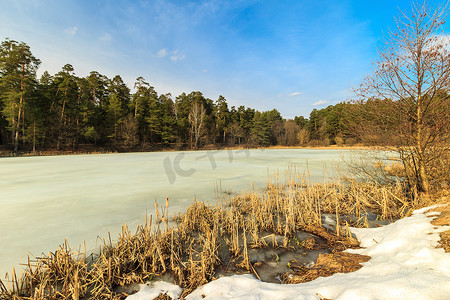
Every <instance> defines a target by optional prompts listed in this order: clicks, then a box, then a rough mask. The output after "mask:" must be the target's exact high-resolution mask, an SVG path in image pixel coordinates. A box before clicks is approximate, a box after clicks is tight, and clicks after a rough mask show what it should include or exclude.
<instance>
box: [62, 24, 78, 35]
mask: <svg viewBox="0 0 450 300" xmlns="http://www.w3.org/2000/svg"><path fill="white" fill-rule="evenodd" d="M77 31H78V27H77V26H73V27H69V28H66V29H64V32H65V33H67V34H68V35H75V34H76V33H77Z"/></svg>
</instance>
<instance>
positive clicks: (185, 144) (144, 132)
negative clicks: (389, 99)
mask: <svg viewBox="0 0 450 300" xmlns="http://www.w3.org/2000/svg"><path fill="white" fill-rule="evenodd" d="M39 65H40V61H39V59H37V58H36V57H34V56H33V55H32V53H31V51H30V48H29V46H28V45H26V44H25V43H23V42H21V43H19V42H16V41H12V40H9V39H6V40H5V41H3V42H2V43H1V46H0V146H1V147H2V148H3V149H9V150H13V151H16V152H17V151H31V150H77V149H80V148H81V149H83V148H86V147H90V148H94V149H95V148H98V149H109V150H112V151H133V150H137V151H145V150H151V149H162V148H174V149H197V148H201V147H221V146H235V145H241V146H249V147H258V146H273V145H285V146H296V145H298V146H327V145H332V144H337V145H343V144H354V143H356V142H361V141H362V140H361V135H358V139H356V138H355V137H354V136H353V135H351V132H350V131H351V130H349V128H352V126H351V123H352V118H354V117H352V116H351V114H349V111H351V110H352V109H350V107H353V106H355V105H363V104H349V103H339V104H336V105H330V106H328V107H327V108H324V109H320V110H317V109H314V110H313V111H312V112H311V114H310V116H309V118H304V117H302V116H299V117H295V118H294V119H293V120H285V119H283V117H282V116H281V115H280V113H279V112H278V111H277V110H276V109H273V110H270V111H264V112H260V111H257V110H255V109H252V108H250V107H244V106H239V107H234V106H231V107H229V105H228V103H227V101H226V99H225V98H224V97H222V96H219V98H218V99H217V100H211V99H208V98H206V97H204V95H203V94H202V93H201V92H198V91H196V92H191V93H189V94H186V93H182V94H181V95H179V96H177V97H175V98H173V97H172V95H170V94H161V95H158V93H157V92H156V91H155V89H154V87H152V86H151V85H150V84H149V83H148V82H146V81H145V79H144V78H142V77H138V78H137V79H136V82H135V84H134V90H135V92H134V93H132V92H131V91H130V88H129V87H128V86H127V85H126V84H125V83H124V81H123V80H122V78H121V77H120V76H119V75H117V76H115V77H113V78H108V77H107V76H105V75H102V74H100V73H99V72H96V71H92V72H90V74H89V75H88V76H87V77H78V76H76V75H75V73H74V68H73V67H72V65H70V64H66V65H65V66H63V67H62V69H61V71H59V72H58V73H56V74H54V75H51V74H49V73H48V72H44V73H43V74H42V76H41V77H40V78H37V76H36V71H37V69H38V67H39ZM352 130H353V131H354V128H353V129H352Z"/></svg>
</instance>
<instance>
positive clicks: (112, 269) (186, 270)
mask: <svg viewBox="0 0 450 300" xmlns="http://www.w3.org/2000/svg"><path fill="white" fill-rule="evenodd" d="M412 209H413V207H412V206H411V205H410V203H409V201H408V199H407V198H406V197H405V196H404V194H403V192H402V187H401V186H400V185H394V186H380V185H371V184H368V183H361V182H356V181H354V182H350V183H349V184H346V185H343V184H336V183H332V184H317V185H305V184H304V180H302V178H301V177H298V178H296V180H289V181H286V183H285V184H278V185H274V184H271V183H268V185H267V188H266V190H265V191H264V192H263V193H259V194H258V193H247V194H242V195H240V196H238V197H235V198H233V199H231V200H229V201H228V202H225V203H221V204H220V205H217V206H211V205H207V204H205V203H201V202H197V201H194V203H193V204H192V205H191V206H190V207H189V208H188V209H187V211H186V213H184V214H182V215H179V216H177V217H176V220H175V221H176V223H177V224H176V226H172V227H170V226H168V217H167V215H168V200H166V209H165V211H163V212H162V214H161V215H160V214H159V212H158V213H157V217H156V222H152V218H151V217H150V218H147V217H146V220H145V224H144V225H142V226H139V227H138V228H137V229H136V232H134V233H132V232H130V230H129V229H128V227H127V226H126V225H125V226H123V228H122V232H121V234H120V235H119V237H118V239H117V241H116V242H115V243H112V242H111V239H110V238H109V239H108V240H106V239H105V240H104V243H103V246H102V249H101V251H100V253H99V255H98V256H96V257H95V258H94V257H88V258H87V257H86V252H85V251H83V252H82V253H79V252H76V251H72V250H71V248H70V247H69V245H68V243H67V242H66V243H65V244H64V245H63V246H61V247H60V248H59V249H58V250H56V251H55V252H54V253H50V254H49V255H48V256H45V257H41V258H37V259H36V260H35V261H29V263H28V266H27V267H26V268H25V272H24V274H22V275H21V276H17V275H16V274H15V273H14V272H13V275H12V278H10V279H9V280H5V281H4V282H2V281H0V299H1V300H6V299H43V298H45V299H83V298H89V299H123V298H125V297H126V296H127V294H125V293H124V292H120V293H119V292H117V289H116V288H117V287H119V286H123V285H129V284H132V283H144V282H146V281H149V280H151V279H152V278H153V277H154V276H158V275H162V274H164V273H170V274H171V275H172V276H173V278H174V279H175V281H176V283H177V284H178V285H180V286H182V287H183V288H184V292H183V296H186V295H187V294H189V293H190V292H191V291H192V290H194V289H195V288H197V287H198V286H200V285H202V284H204V283H206V282H208V281H211V280H213V279H214V278H215V277H214V276H215V271H216V269H217V268H218V267H219V266H221V267H224V266H226V269H228V268H229V267H231V266H230V265H232V264H233V265H234V266H232V267H233V268H236V269H239V270H240V272H250V273H254V274H255V276H257V277H258V274H257V272H256V270H255V265H256V264H255V263H254V262H252V261H251V259H250V258H249V251H250V249H251V248H264V247H274V248H280V247H281V248H284V249H286V250H289V251H291V250H295V249H299V248H301V249H313V248H315V247H318V245H317V244H316V242H317V241H315V240H314V239H312V240H311V239H309V240H308V239H305V240H304V241H297V245H295V244H294V245H293V243H292V241H293V240H294V238H295V233H296V232H297V231H299V230H302V231H306V232H309V233H311V234H313V235H314V236H316V237H317V238H318V239H323V240H324V241H325V242H324V244H325V246H326V247H327V248H329V249H331V250H332V251H333V252H338V251H341V250H344V249H347V248H351V247H357V246H358V243H357V241H356V240H355V239H354V238H352V237H351V235H350V232H349V230H348V226H350V225H351V226H364V225H366V223H367V219H366V218H365V216H366V215H365V213H366V212H368V211H371V212H374V213H376V214H378V216H379V218H380V219H396V218H401V217H403V216H404V215H406V214H408V213H409V211H411V210H412ZM323 213H332V214H335V215H336V218H337V220H338V222H337V225H336V230H335V232H330V231H327V230H325V229H324V228H323V227H322V214H323ZM152 223H154V224H152ZM276 237H282V239H278V238H276ZM226 269H225V271H226Z"/></svg>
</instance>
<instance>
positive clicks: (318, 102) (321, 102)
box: [312, 100, 330, 106]
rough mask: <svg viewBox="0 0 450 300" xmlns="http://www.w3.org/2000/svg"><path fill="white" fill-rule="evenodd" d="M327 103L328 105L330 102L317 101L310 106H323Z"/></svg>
mask: <svg viewBox="0 0 450 300" xmlns="http://www.w3.org/2000/svg"><path fill="white" fill-rule="evenodd" d="M327 103H330V101H325V100H319V101H317V102H314V103H313V104H312V106H320V105H324V104H327Z"/></svg>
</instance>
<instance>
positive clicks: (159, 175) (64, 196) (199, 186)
mask: <svg viewBox="0 0 450 300" xmlns="http://www.w3.org/2000/svg"><path fill="white" fill-rule="evenodd" d="M346 152H347V151H344V150H307V149H271V150H224V151H195V152H193V151H192V152H152V153H127V154H102V155H73V156H48V157H17V158H1V159H0V207H1V209H0V275H1V276H2V277H3V275H4V274H5V273H6V272H11V269H12V267H13V266H15V267H16V268H17V266H18V263H19V262H22V263H23V262H25V261H26V258H27V252H30V253H31V254H32V256H40V255H41V253H48V251H54V250H55V249H56V248H57V247H58V245H61V244H63V243H64V240H65V239H67V240H68V241H69V243H70V246H71V247H72V248H78V247H79V245H81V244H82V243H83V241H85V242H86V247H87V249H94V248H95V247H96V245H97V244H98V240H97V237H106V236H107V235H108V232H110V233H111V236H112V237H113V238H114V237H116V236H117V234H118V232H119V231H120V229H121V226H122V225H123V224H125V223H127V224H128V226H129V228H130V230H132V231H133V230H134V229H135V228H136V226H137V225H138V224H140V223H143V221H144V217H145V213H146V211H147V212H148V214H153V212H154V202H155V200H156V201H158V202H159V204H160V205H163V204H165V198H166V197H169V201H170V207H169V210H170V212H171V213H173V212H181V211H183V210H184V209H185V208H186V207H187V206H189V205H190V204H191V203H192V201H193V199H194V198H196V199H197V200H199V201H205V202H210V203H216V201H218V198H217V196H219V198H220V197H221V194H220V192H219V191H227V192H233V193H237V192H239V191H244V190H246V191H248V190H251V189H252V187H251V183H252V182H253V186H254V188H255V189H258V188H263V187H265V185H266V183H267V180H268V178H272V177H274V173H276V172H277V171H278V172H279V173H280V177H279V180H280V181H281V180H282V178H283V177H284V176H283V175H284V173H285V172H287V171H286V170H287V169H288V167H291V170H290V171H291V172H294V171H293V170H292V169H293V168H296V169H297V170H298V171H299V173H300V174H302V173H303V172H304V170H305V169H306V168H307V169H308V171H309V173H310V179H311V180H312V181H316V182H317V181H321V182H322V181H323V180H324V175H325V177H327V176H329V175H330V174H331V170H332V167H333V164H334V163H337V162H338V161H339V158H340V155H342V154H344V153H346Z"/></svg>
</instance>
